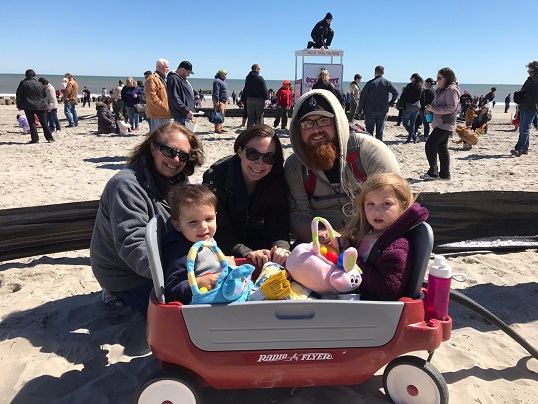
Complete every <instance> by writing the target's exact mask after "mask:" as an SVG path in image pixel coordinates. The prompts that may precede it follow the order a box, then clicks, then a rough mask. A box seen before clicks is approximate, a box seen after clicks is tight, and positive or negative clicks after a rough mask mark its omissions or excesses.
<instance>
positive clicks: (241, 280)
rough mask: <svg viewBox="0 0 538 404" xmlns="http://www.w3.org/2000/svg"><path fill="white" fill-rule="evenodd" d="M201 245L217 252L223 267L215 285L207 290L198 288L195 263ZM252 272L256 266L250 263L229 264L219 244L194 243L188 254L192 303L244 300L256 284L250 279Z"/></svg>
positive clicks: (208, 242)
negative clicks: (235, 265) (236, 265)
mask: <svg viewBox="0 0 538 404" xmlns="http://www.w3.org/2000/svg"><path fill="white" fill-rule="evenodd" d="M201 247H207V248H210V249H211V250H212V251H213V252H214V253H215V255H216V256H217V260H218V261H219V264H220V267H221V269H222V271H221V273H220V275H219V278H218V279H217V282H216V283H215V287H214V288H213V289H211V290H207V288H205V287H201V288H198V284H197V283H196V276H195V274H194V264H195V260H196V254H197V253H198V250H199V249H200V248H201ZM252 272H254V267H253V266H252V265H249V264H243V265H240V266H238V267H234V266H231V265H229V264H228V262H227V261H226V257H225V256H224V254H223V253H222V251H221V250H220V249H219V248H218V247H217V244H215V243H212V242H210V241H199V242H197V243H194V245H193V246H192V247H191V249H190V250H189V253H188V254H187V278H188V280H189V285H190V287H191V290H192V303H191V304H214V303H231V302H244V301H245V300H247V297H248V294H249V292H250V290H251V289H252V288H253V286H254V284H253V283H252V281H251V280H250V277H251V275H252Z"/></svg>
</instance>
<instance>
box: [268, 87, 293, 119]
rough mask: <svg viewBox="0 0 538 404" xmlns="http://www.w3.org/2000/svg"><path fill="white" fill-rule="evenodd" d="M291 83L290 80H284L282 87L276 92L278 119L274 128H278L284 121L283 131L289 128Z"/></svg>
mask: <svg viewBox="0 0 538 404" xmlns="http://www.w3.org/2000/svg"><path fill="white" fill-rule="evenodd" d="M291 97H292V92H291V83H290V81H289V80H284V82H283V83H282V87H280V88H279V89H278V91H277V92H276V105H277V111H276V119H275V122H274V123H273V127H275V128H277V127H278V124H279V123H280V119H282V127H281V129H286V128H287V126H288V111H289V109H290V108H291Z"/></svg>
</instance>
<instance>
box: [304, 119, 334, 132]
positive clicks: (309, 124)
mask: <svg viewBox="0 0 538 404" xmlns="http://www.w3.org/2000/svg"><path fill="white" fill-rule="evenodd" d="M332 121H333V119H332V118H329V117H326V116H325V117H323V118H319V119H315V120H308V121H302V122H301V123H299V125H300V126H301V129H305V130H306V129H312V128H313V127H314V124H316V125H318V126H319V127H320V128H323V127H324V126H329V125H330V124H331V122H332Z"/></svg>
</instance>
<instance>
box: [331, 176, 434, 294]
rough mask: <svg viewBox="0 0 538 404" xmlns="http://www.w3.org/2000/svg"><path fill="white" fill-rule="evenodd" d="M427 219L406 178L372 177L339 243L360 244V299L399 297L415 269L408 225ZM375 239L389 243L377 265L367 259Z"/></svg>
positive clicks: (355, 245) (357, 246) (344, 244)
mask: <svg viewBox="0 0 538 404" xmlns="http://www.w3.org/2000/svg"><path fill="white" fill-rule="evenodd" d="M426 219H428V210H427V209H426V208H423V207H422V206H420V205H419V204H418V203H415V196H414V195H413V193H412V191H411V188H410V187H409V184H408V182H407V181H406V180H404V179H403V178H402V177H401V176H399V175H397V174H390V173H386V174H378V175H375V176H373V177H369V178H368V180H367V181H366V182H365V183H364V185H363V187H362V190H361V193H360V194H359V196H358V197H357V201H356V204H355V212H354V216H353V219H352V220H351V221H350V222H349V223H348V224H347V225H346V226H345V227H344V229H343V230H342V234H341V238H340V243H341V245H342V246H344V247H345V246H346V245H348V244H349V245H351V246H354V247H355V248H357V251H358V253H359V257H358V259H357V265H358V266H359V267H360V268H361V269H362V271H363V275H362V283H361V285H360V287H359V291H358V293H361V299H363V300H364V299H366V300H368V299H373V300H397V299H399V298H400V297H402V294H403V291H404V289H405V285H406V284H407V281H408V279H409V275H410V274H411V272H412V270H413V250H412V249H411V248H410V245H409V235H408V234H407V233H406V230H407V229H410V228H411V227H413V226H415V225H417V224H419V223H421V222H423V221H425V220H426ZM376 241H379V242H380V243H382V245H384V246H386V247H385V248H384V249H383V250H382V251H381V253H380V254H379V256H378V257H377V259H376V261H375V263H374V265H370V264H369V263H367V262H366V260H367V259H368V256H369V254H370V251H371V249H372V246H373V245H374V243H375V242H376Z"/></svg>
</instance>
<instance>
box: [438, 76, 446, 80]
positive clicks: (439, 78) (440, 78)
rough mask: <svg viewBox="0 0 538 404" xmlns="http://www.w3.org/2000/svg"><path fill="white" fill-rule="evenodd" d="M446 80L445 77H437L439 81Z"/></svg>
mask: <svg viewBox="0 0 538 404" xmlns="http://www.w3.org/2000/svg"><path fill="white" fill-rule="evenodd" d="M444 79H445V78H444V77H443V76H437V80H444Z"/></svg>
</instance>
